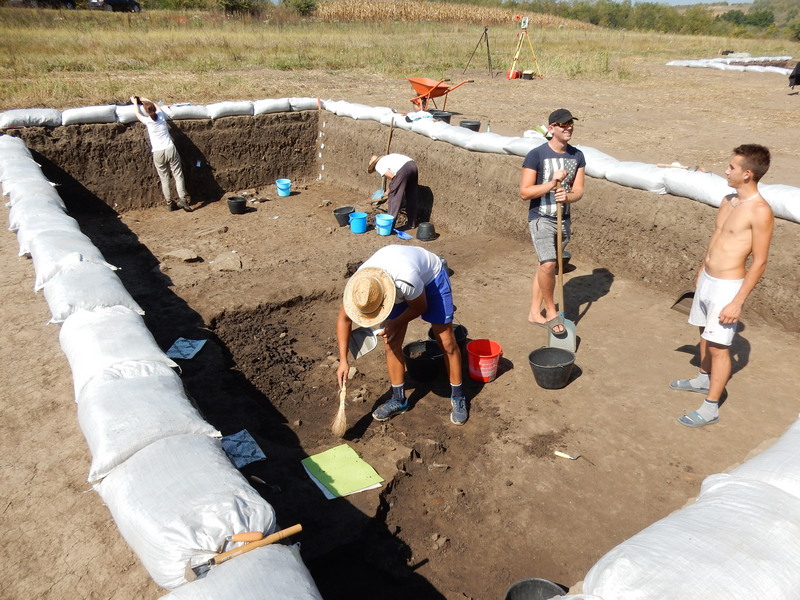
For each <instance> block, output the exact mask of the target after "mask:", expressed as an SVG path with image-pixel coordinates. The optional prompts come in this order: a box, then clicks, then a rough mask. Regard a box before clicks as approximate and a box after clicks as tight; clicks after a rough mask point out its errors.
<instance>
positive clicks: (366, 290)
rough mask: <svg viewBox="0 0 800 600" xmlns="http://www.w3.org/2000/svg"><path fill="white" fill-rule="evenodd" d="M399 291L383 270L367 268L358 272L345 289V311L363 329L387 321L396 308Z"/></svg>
mask: <svg viewBox="0 0 800 600" xmlns="http://www.w3.org/2000/svg"><path fill="white" fill-rule="evenodd" d="M396 294H397V289H396V288H395V287H394V281H393V280H392V278H391V277H390V276H389V274H388V273H387V272H386V271H384V270H383V269H378V268H376V267H366V268H364V269H359V270H358V271H356V272H355V273H354V274H353V276H352V277H351V278H350V280H349V281H348V282H347V285H346V286H345V287H344V300H343V302H344V311H345V312H346V313H347V316H348V317H350V319H352V321H353V322H354V323H356V324H357V325H360V326H361V327H372V326H373V325H377V324H378V323H381V322H383V321H385V320H386V317H388V316H389V313H390V312H392V308H394V299H395V296H396Z"/></svg>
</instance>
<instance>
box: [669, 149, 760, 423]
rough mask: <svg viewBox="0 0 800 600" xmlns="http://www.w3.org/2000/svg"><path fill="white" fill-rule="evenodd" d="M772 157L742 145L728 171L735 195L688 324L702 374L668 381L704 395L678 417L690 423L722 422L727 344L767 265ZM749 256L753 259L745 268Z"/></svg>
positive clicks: (724, 210) (727, 201)
mask: <svg viewBox="0 0 800 600" xmlns="http://www.w3.org/2000/svg"><path fill="white" fill-rule="evenodd" d="M769 161H770V155H769V150H768V149H767V148H765V147H764V146H759V145H757V144H743V145H741V146H739V147H737V148H734V150H733V156H732V157H731V162H730V164H729V165H728V168H727V169H725V176H726V177H727V178H728V185H729V186H731V187H732V188H733V189H735V190H736V193H735V194H731V195H730V196H726V197H725V198H724V199H723V200H722V204H720V207H719V212H718V213H717V220H716V223H715V226H714V232H713V233H712V234H711V240H710V241H709V243H708V250H707V251H706V255H705V258H704V259H703V263H702V265H701V266H700V272H699V273H698V276H697V285H696V288H697V289H696V291H695V296H694V302H693V303H692V310H691V313H690V314H689V323H690V324H692V325H698V326H699V327H700V372H699V373H698V374H697V377H695V378H694V379H680V380H677V381H671V382H670V384H669V386H670V387H671V388H672V389H675V390H685V391H689V392H697V393H700V394H705V396H706V399H705V401H704V402H703V405H702V406H701V407H700V408H699V409H697V410H696V411H692V412H690V413H688V414H685V415H683V416H681V417H678V422H679V423H681V424H682V425H686V426H687V427H702V426H704V425H711V424H713V423H716V422H717V421H719V400H720V397H721V396H722V392H723V390H724V389H725V385H726V384H727V383H728V379H729V378H730V376H731V356H730V350H729V347H730V345H731V342H732V341H733V336H734V334H735V333H736V327H737V322H738V321H739V315H740V314H741V312H742V305H743V304H744V301H745V300H746V299H747V297H748V296H749V295H750V292H752V291H753V288H754V287H755V286H756V283H758V280H759V279H761V276H762V275H763V274H764V270H765V269H766V268H767V255H768V254H769V244H770V240H771V239H772V228H773V224H774V220H775V219H774V217H773V215H772V209H771V208H770V206H769V204H767V203H766V201H765V200H764V198H762V197H761V195H760V194H759V193H758V187H757V184H758V182H759V180H760V179H761V178H762V177H763V176H764V174H765V173H766V172H767V169H769ZM750 256H752V257H753V259H752V262H751V264H750V268H749V269H747V267H746V263H747V259H748V257H750Z"/></svg>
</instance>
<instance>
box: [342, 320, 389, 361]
mask: <svg viewBox="0 0 800 600" xmlns="http://www.w3.org/2000/svg"><path fill="white" fill-rule="evenodd" d="M381 333H383V330H382V329H378V330H377V331H375V330H374V329H372V327H358V328H357V329H353V331H352V332H350V341H349V348H350V354H352V355H353V358H355V359H356V360H358V359H359V358H361V357H362V356H364V355H365V354H368V353H370V352H372V351H373V350H374V349H375V346H377V345H378V335H380V334H381Z"/></svg>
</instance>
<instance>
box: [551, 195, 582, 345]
mask: <svg viewBox="0 0 800 600" xmlns="http://www.w3.org/2000/svg"><path fill="white" fill-rule="evenodd" d="M560 186H561V184H560V183H559V184H558V186H557V187H560ZM561 204H562V203H561V202H557V203H556V207H557V208H556V253H557V258H558V262H557V263H556V264H557V265H558V283H557V285H556V287H557V288H558V296H559V297H558V308H559V309H560V310H559V313H558V314H559V315H560V316H561V319H562V321H564V333H562V334H561V335H556V334H555V333H553V328H552V327H548V328H547V345H548V346H549V347H551V348H563V349H564V350H569V351H570V352H575V350H576V348H577V347H578V344H577V338H576V335H575V323H574V322H572V321H570V320H569V319H567V318H566V317H565V316H564V262H563V256H562V248H561V243H562V242H563V234H562V232H561V221H562V215H561V211H562V207H561Z"/></svg>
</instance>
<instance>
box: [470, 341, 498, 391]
mask: <svg viewBox="0 0 800 600" xmlns="http://www.w3.org/2000/svg"><path fill="white" fill-rule="evenodd" d="M502 355H503V347H502V346H501V345H500V344H498V343H497V342H493V341H492V340H472V341H471V342H470V343H469V344H467V356H468V361H469V363H468V364H469V376H470V377H472V378H473V379H474V380H475V381H482V382H489V381H494V378H495V377H496V376H497V365H498V364H499V363H500V357H501V356H502Z"/></svg>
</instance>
